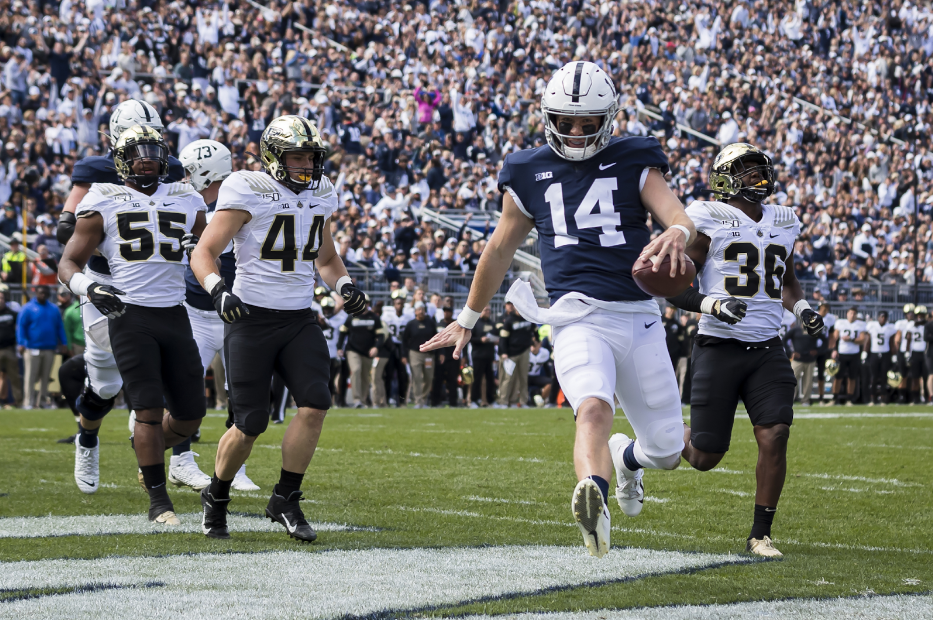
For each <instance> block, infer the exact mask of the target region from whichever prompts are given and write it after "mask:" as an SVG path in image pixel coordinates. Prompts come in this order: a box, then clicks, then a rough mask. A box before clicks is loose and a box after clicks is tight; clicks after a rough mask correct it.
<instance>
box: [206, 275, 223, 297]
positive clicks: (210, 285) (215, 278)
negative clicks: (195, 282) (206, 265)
mask: <svg viewBox="0 0 933 620" xmlns="http://www.w3.org/2000/svg"><path fill="white" fill-rule="evenodd" d="M218 282H223V278H221V277H220V276H219V275H217V274H216V273H209V274H207V275H206V276H205V277H204V290H205V291H207V292H208V293H211V294H213V293H214V287H216V286H217V283H218Z"/></svg>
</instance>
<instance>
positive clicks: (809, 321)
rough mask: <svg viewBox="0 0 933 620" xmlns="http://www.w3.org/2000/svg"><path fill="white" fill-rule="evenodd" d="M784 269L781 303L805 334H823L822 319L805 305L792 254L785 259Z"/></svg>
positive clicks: (808, 305) (807, 304) (805, 301)
mask: <svg viewBox="0 0 933 620" xmlns="http://www.w3.org/2000/svg"><path fill="white" fill-rule="evenodd" d="M784 267H785V268H784V277H783V284H784V286H783V287H782V290H781V301H782V303H783V304H784V307H785V308H786V309H788V310H790V311H791V312H793V313H794V315H795V316H796V317H797V322H798V323H800V326H801V327H803V328H804V330H805V331H806V332H807V334H809V335H810V336H819V335H820V334H822V333H823V317H821V316H820V315H819V313H818V312H816V311H815V310H813V309H812V308H810V304H809V303H807V300H806V298H805V295H804V294H803V287H801V286H800V281H799V280H797V275H796V274H795V273H794V253H793V252H791V254H790V256H788V257H787V260H786V261H785V262H784Z"/></svg>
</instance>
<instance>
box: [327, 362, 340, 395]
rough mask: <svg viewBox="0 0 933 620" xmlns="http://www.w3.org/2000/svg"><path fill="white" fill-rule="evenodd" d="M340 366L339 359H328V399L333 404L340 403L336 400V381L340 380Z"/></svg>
mask: <svg viewBox="0 0 933 620" xmlns="http://www.w3.org/2000/svg"><path fill="white" fill-rule="evenodd" d="M342 366H343V364H342V363H341V361H340V358H339V357H332V358H330V383H329V385H330V398H331V400H332V401H333V402H335V403H339V402H340V400H339V399H338V398H337V380H338V379H339V378H340V368H341V367H342Z"/></svg>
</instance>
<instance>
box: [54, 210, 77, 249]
mask: <svg viewBox="0 0 933 620" xmlns="http://www.w3.org/2000/svg"><path fill="white" fill-rule="evenodd" d="M77 221H78V218H76V217H75V214H74V213H69V212H68V211H64V212H62V215H61V217H60V218H58V230H57V231H56V233H55V236H56V238H57V239H58V242H59V243H61V244H62V245H63V246H64V245H65V244H67V243H68V240H69V239H71V236H72V235H73V234H74V233H75V222H77Z"/></svg>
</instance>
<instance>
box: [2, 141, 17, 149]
mask: <svg viewBox="0 0 933 620" xmlns="http://www.w3.org/2000/svg"><path fill="white" fill-rule="evenodd" d="M4 148H6V149H7V150H10V151H15V150H16V144H15V143H13V142H7V143H6V144H5V145H4Z"/></svg>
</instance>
